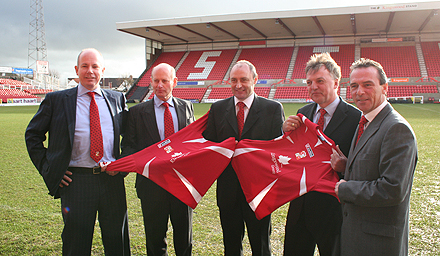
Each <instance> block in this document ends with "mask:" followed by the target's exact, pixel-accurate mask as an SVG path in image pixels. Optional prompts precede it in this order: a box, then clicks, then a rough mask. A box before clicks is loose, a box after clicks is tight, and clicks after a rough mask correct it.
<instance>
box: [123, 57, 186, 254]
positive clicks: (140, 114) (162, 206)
mask: <svg viewBox="0 0 440 256" xmlns="http://www.w3.org/2000/svg"><path fill="white" fill-rule="evenodd" d="M151 85H152V87H153V92H154V98H153V99H152V100H149V101H147V102H143V103H140V104H137V105H136V106H133V107H131V108H130V111H129V115H128V120H127V123H128V126H127V130H126V136H125V137H124V138H123V140H122V155H123V156H127V155H130V154H133V153H136V152H138V151H140V150H142V149H144V148H147V147H149V146H151V145H153V144H155V143H157V142H159V141H161V140H163V139H165V132H166V131H165V130H166V128H165V126H166V125H164V120H165V119H166V118H165V117H164V114H165V112H166V106H165V105H166V103H168V105H169V106H168V109H169V112H170V113H171V116H172V119H173V127H172V129H173V131H174V132H177V131H179V130H181V129H183V128H185V127H186V126H187V125H189V124H190V123H192V122H194V109H193V105H192V104H191V102H189V101H186V100H182V99H179V98H176V97H173V94H172V91H173V88H174V87H175V86H176V85H177V77H176V71H175V69H174V68H173V67H172V66H170V65H169V64H167V63H161V64H159V65H157V66H155V67H154V68H153V71H152V73H151ZM136 191H137V195H138V197H139V199H140V200H141V206H142V214H143V217H144V227H145V235H146V245H147V254H148V255H149V256H159V255H167V243H166V233H167V230H168V219H169V218H170V219H171V223H172V225H173V240H174V249H175V252H176V255H177V256H187V255H191V250H192V216H193V211H192V209H191V207H189V206H187V205H186V204H184V203H183V202H182V201H180V200H179V199H177V198H176V197H175V196H173V195H172V194H171V193H169V192H167V191H166V190H164V189H163V188H161V187H160V186H159V185H157V184H156V183H154V182H153V181H151V180H149V179H148V178H146V177H144V176H142V175H140V174H137V176H136Z"/></svg>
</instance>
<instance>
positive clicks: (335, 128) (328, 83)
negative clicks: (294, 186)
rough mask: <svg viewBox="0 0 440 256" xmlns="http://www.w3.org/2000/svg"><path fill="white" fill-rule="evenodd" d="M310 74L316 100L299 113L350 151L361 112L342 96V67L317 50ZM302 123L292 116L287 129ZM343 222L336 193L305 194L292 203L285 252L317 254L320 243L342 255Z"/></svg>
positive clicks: (321, 249) (324, 252) (309, 66)
mask: <svg viewBox="0 0 440 256" xmlns="http://www.w3.org/2000/svg"><path fill="white" fill-rule="evenodd" d="M306 78H307V89H308V92H309V95H310V98H311V99H312V100H313V101H314V103H311V104H309V105H306V106H304V107H302V108H300V109H299V110H298V113H301V114H303V115H305V116H306V117H307V118H309V119H310V120H312V121H313V122H315V123H318V124H320V123H321V125H322V127H321V129H322V130H323V131H324V134H325V135H327V136H328V137H329V138H331V139H332V140H333V141H334V142H335V144H336V145H338V147H339V149H340V150H341V151H342V152H344V154H348V151H349V150H350V144H351V140H352V138H353V135H354V132H355V130H356V127H357V125H358V123H359V119H360V116H361V113H360V111H359V110H358V109H356V108H355V107H353V106H352V105H350V104H348V103H347V102H345V101H344V100H343V99H342V98H340V97H338V87H339V80H340V79H341V68H340V67H339V66H338V64H337V63H336V62H335V61H334V60H333V59H332V58H331V57H330V54H328V53H322V54H316V55H313V56H311V57H310V60H309V61H308V62H307V66H306ZM324 110H325V112H324ZM320 120H321V122H319V121H320ZM292 124H294V125H292ZM299 125H300V119H299V118H298V117H297V116H291V117H289V118H288V119H287V120H286V122H285V123H284V125H283V130H284V131H285V132H287V131H290V130H293V129H295V127H298V126H299ZM341 224H342V210H341V205H340V203H339V202H338V199H336V198H335V197H334V196H331V195H329V194H325V193H320V192H316V191H312V192H309V193H307V194H304V195H302V196H301V197H299V198H297V199H295V200H293V201H292V202H291V203H290V206H289V211H288V214H287V221H286V230H285V241H284V255H286V256H290V255H310V256H313V255H314V251H315V247H316V245H318V249H319V254H320V255H321V256H325V255H338V254H339V252H338V249H339V234H340V229H341Z"/></svg>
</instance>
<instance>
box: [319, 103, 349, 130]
mask: <svg viewBox="0 0 440 256" xmlns="http://www.w3.org/2000/svg"><path fill="white" fill-rule="evenodd" d="M340 100H341V101H340V102H339V104H338V106H337V107H336V110H335V112H334V113H333V117H332V119H331V120H330V122H329V123H328V125H327V127H326V128H325V131H324V134H325V135H327V136H329V137H331V136H330V134H332V133H333V132H334V131H335V130H336V128H338V127H339V125H341V123H342V122H343V121H344V120H345V118H347V111H348V110H347V105H346V104H344V102H343V101H342V99H340Z"/></svg>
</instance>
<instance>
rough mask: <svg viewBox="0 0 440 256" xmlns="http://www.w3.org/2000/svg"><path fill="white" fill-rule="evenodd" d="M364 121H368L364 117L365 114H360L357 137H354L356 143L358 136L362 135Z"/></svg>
mask: <svg viewBox="0 0 440 256" xmlns="http://www.w3.org/2000/svg"><path fill="white" fill-rule="evenodd" d="M366 123H368V120H367V119H366V118H365V116H362V117H361V120H360V121H359V128H358V135H357V139H356V144H357V143H358V141H359V138H360V137H361V136H362V133H364V126H365V124H366Z"/></svg>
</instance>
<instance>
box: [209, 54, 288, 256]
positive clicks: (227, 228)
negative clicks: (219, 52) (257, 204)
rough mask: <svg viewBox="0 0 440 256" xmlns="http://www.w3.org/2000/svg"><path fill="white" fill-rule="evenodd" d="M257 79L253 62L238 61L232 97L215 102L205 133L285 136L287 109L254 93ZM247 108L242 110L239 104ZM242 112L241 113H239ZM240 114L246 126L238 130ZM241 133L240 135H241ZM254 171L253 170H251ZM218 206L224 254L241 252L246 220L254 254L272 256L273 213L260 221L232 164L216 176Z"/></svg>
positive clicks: (211, 136) (265, 137) (222, 137)
mask: <svg viewBox="0 0 440 256" xmlns="http://www.w3.org/2000/svg"><path fill="white" fill-rule="evenodd" d="M257 81H258V75H257V73H256V70H255V67H254V65H252V63H250V62H248V61H239V62H237V63H236V64H235V65H234V67H233V68H232V69H231V73H230V82H231V89H232V93H233V95H234V96H233V97H230V98H227V99H224V100H220V101H218V102H216V103H214V104H212V106H211V109H210V111H209V116H208V122H207V127H206V130H205V131H204V132H203V136H204V137H205V138H206V139H207V140H211V141H214V142H221V141H223V140H225V139H227V138H230V137H235V138H236V139H237V140H240V139H254V140H272V139H274V138H276V137H278V136H280V135H282V124H283V121H284V111H283V107H282V105H281V104H280V103H278V102H275V101H271V100H268V99H265V98H263V97H259V96H257V95H256V94H255V93H254V86H255V84H256V83H257ZM243 104H244V107H243V108H242V110H240V107H239V106H240V105H243ZM240 113H241V114H240ZM237 115H238V116H242V117H243V119H241V120H243V123H244V125H243V126H242V131H241V132H240V129H239V122H238V120H237ZM240 133H241V135H240ZM249 172H252V169H251V168H250V169H249ZM217 205H218V207H219V210H220V221H221V225H222V229H223V242H224V247H225V255H226V256H229V255H234V256H235V255H242V240H243V235H244V223H246V227H247V230H248V237H249V242H250V245H251V248H252V255H254V256H259V255H271V249H270V241H269V240H270V231H271V224H270V215H269V216H267V217H265V218H263V219H261V220H258V219H257V218H256V217H255V213H254V212H253V211H252V209H251V208H250V207H249V205H248V204H247V202H246V198H245V196H244V194H243V191H242V189H241V187H240V183H239V181H238V178H237V175H236V173H235V171H234V169H233V168H232V165H228V167H227V168H226V169H225V170H224V171H223V173H222V174H221V175H220V177H219V178H218V179H217Z"/></svg>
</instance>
